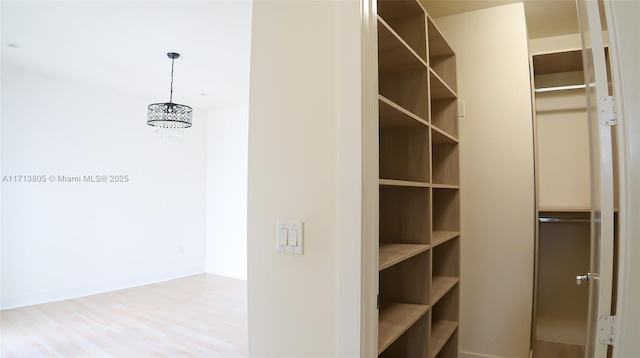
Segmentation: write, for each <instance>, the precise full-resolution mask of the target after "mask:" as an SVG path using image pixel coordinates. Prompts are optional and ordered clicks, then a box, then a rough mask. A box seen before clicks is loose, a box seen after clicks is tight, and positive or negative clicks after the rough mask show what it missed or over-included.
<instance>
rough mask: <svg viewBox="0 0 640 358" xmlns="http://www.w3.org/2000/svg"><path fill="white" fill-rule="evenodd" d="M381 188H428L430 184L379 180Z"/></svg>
mask: <svg viewBox="0 0 640 358" xmlns="http://www.w3.org/2000/svg"><path fill="white" fill-rule="evenodd" d="M380 185H381V186H406V187H412V188H429V187H431V184H429V183H422V182H417V181H406V180H395V179H380Z"/></svg>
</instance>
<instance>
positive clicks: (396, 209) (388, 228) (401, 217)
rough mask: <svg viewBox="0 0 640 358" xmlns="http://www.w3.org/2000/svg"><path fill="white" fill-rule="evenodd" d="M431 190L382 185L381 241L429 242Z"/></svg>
mask: <svg viewBox="0 0 640 358" xmlns="http://www.w3.org/2000/svg"><path fill="white" fill-rule="evenodd" d="M429 190H430V189H429V188H420V187H404V186H380V244H386V243H394V244H425V245H428V244H429V236H430V235H429V234H430V220H429V218H430V210H429V196H430V195H429Z"/></svg>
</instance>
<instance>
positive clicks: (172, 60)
mask: <svg viewBox="0 0 640 358" xmlns="http://www.w3.org/2000/svg"><path fill="white" fill-rule="evenodd" d="M174 62H175V58H172V59H171V93H170V94H169V103H173V63H174Z"/></svg>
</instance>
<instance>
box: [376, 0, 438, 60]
mask: <svg viewBox="0 0 640 358" xmlns="http://www.w3.org/2000/svg"><path fill="white" fill-rule="evenodd" d="M378 15H379V16H380V17H381V18H382V19H383V20H384V21H385V22H386V23H387V24H388V25H389V27H391V28H392V29H393V30H394V31H395V32H396V33H397V34H398V35H399V36H400V38H402V39H403V40H404V41H405V42H406V43H407V45H409V47H410V48H411V49H412V50H413V51H414V52H415V53H416V54H417V55H418V56H420V58H422V60H424V61H425V62H427V30H426V25H425V19H426V17H425V13H424V10H423V9H422V7H421V6H420V5H419V4H418V3H417V2H415V1H406V0H400V1H398V0H395V1H394V0H385V1H378Z"/></svg>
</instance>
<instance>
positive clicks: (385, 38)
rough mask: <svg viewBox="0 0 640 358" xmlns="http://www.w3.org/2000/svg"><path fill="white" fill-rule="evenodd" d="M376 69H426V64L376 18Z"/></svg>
mask: <svg viewBox="0 0 640 358" xmlns="http://www.w3.org/2000/svg"><path fill="white" fill-rule="evenodd" d="M378 58H379V60H378V69H379V70H380V71H396V70H403V69H413V68H421V67H422V68H427V63H426V62H424V60H423V59H422V58H421V57H420V56H418V54H417V53H415V51H413V49H412V48H411V46H409V45H408V44H407V43H406V42H405V41H404V40H403V39H402V38H401V37H400V35H398V33H396V32H395V31H394V30H393V29H392V28H391V26H389V24H387V23H386V21H384V20H383V19H382V18H381V17H380V16H378Z"/></svg>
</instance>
